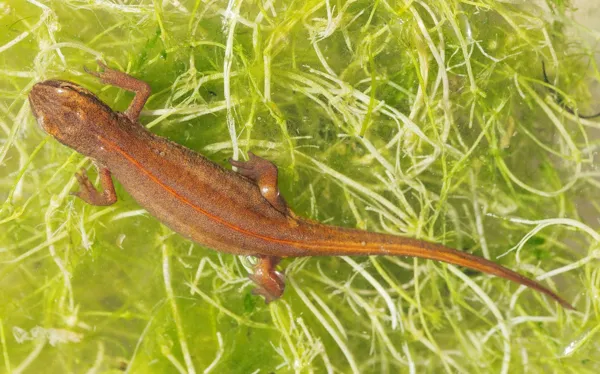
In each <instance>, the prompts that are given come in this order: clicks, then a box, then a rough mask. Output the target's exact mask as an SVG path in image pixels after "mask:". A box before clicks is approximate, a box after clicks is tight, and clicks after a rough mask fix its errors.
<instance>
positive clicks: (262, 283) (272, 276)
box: [248, 256, 285, 304]
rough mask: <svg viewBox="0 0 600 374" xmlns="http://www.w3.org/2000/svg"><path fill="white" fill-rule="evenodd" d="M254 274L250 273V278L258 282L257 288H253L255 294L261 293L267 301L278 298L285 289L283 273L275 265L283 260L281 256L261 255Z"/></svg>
mask: <svg viewBox="0 0 600 374" xmlns="http://www.w3.org/2000/svg"><path fill="white" fill-rule="evenodd" d="M258 259H259V260H258V263H257V264H256V267H255V270H254V274H250V275H249V276H248V278H250V280H251V281H252V282H254V283H255V284H256V286H257V287H256V288H255V289H253V290H252V293H253V294H255V295H260V296H263V297H264V298H265V303H267V304H268V303H270V302H271V301H273V300H277V299H279V298H280V297H281V295H282V294H283V290H284V289H285V280H284V276H283V274H282V273H280V272H278V271H277V270H275V267H276V266H277V264H278V263H279V261H281V258H280V257H274V256H259V258H258Z"/></svg>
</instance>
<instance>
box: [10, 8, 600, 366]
mask: <svg viewBox="0 0 600 374" xmlns="http://www.w3.org/2000/svg"><path fill="white" fill-rule="evenodd" d="M572 11H573V9H571V8H570V6H569V4H567V3H565V2H564V1H561V0H547V1H546V2H544V3H542V2H540V5H539V6H537V5H532V4H531V3H530V2H528V1H523V2H519V1H511V2H502V1H492V0H483V1H479V2H470V1H457V0H448V1H432V2H429V1H427V2H426V1H385V0H381V1H379V0H376V1H358V0H355V1H347V2H344V1H334V0H325V1H321V0H307V1H269V0H266V1H257V0H247V1H243V0H230V1H229V2H227V1H200V0H195V1H194V0H188V1H184V0H166V1H158V0H156V1H150V0H136V1H119V0H97V1H81V0H64V1H42V0H27V1H11V0H9V1H0V28H1V30H2V32H0V113H1V115H0V204H1V205H0V350H1V355H0V368H1V369H0V371H6V372H12V373H22V372H40V371H41V370H43V371H44V372H87V373H107V372H119V371H121V370H124V371H129V372H132V373H146V372H152V373H163V372H180V373H184V372H188V373H200V372H204V373H207V372H211V371H212V372H215V373H258V372H260V373H269V372H282V373H287V372H298V373H305V372H343V373H351V372H354V373H369V372H372V373H386V372H387V373H395V372H423V371H426V372H443V371H446V372H478V371H484V372H501V373H507V372H509V370H512V371H513V372H525V371H527V372H542V371H543V372H547V371H548V370H550V371H552V372H565V373H572V372H578V373H596V372H598V370H600V360H599V359H598V352H599V350H600V346H599V343H598V341H599V340H598V337H599V336H600V329H599V328H598V326H599V323H600V294H599V291H598V290H599V287H600V271H599V268H598V259H599V258H600V244H599V243H600V231H599V226H600V225H599V220H598V218H599V217H600V200H599V199H598V196H599V195H600V171H599V169H598V168H599V165H600V162H599V160H598V158H599V157H600V156H599V152H600V135H599V134H600V120H599V119H586V118H579V117H578V116H577V115H576V114H573V113H570V112H569V110H565V106H567V107H568V108H572V109H573V112H574V113H584V114H587V113H593V112H594V109H596V110H595V111H598V109H599V108H600V107H599V106H598V105H599V104H598V103H599V102H600V101H599V100H598V96H597V95H596V97H595V98H594V97H593V94H592V92H591V91H590V87H592V86H593V82H597V81H598V80H599V79H600V72H599V70H598V67H597V65H596V63H595V61H594V59H593V54H594V52H595V51H594V49H593V48H595V47H596V45H597V43H598V40H599V39H600V35H599V34H598V32H597V31H596V32H594V31H593V30H588V29H585V28H583V27H581V26H579V25H577V24H576V23H575V22H574V21H572ZM587 40H592V43H591V44H590V45H588V44H586V43H587V42H586V41H587ZM96 59H103V60H104V61H106V62H107V63H108V64H109V65H110V66H112V67H114V68H117V69H120V70H123V71H127V72H128V73H130V74H132V75H134V76H136V77H138V78H140V79H143V80H145V81H147V82H148V83H150V85H151V86H152V89H153V95H152V97H151V98H150V100H149V102H148V105H147V106H146V110H145V111H144V112H143V113H142V119H141V120H142V122H143V123H144V124H146V125H147V126H148V127H149V128H151V130H152V131H153V132H156V133H158V134H160V135H162V136H167V137H169V138H170V139H172V140H174V141H176V142H179V143H181V144H184V145H185V146H187V147H189V148H192V149H195V150H198V151H200V152H202V153H204V154H205V155H207V156H208V157H209V158H211V159H212V160H214V161H216V162H220V163H222V164H224V163H225V160H226V159H227V158H228V157H230V156H233V157H237V158H244V157H245V156H246V155H247V152H248V151H249V150H252V151H253V152H255V153H257V154H259V155H261V156H263V157H265V158H268V159H270V160H272V161H273V162H275V163H276V164H277V165H278V166H279V167H280V180H281V188H282V192H283V194H284V196H285V197H286V198H287V200H288V203H289V204H290V206H291V207H292V208H293V209H294V210H295V211H296V212H297V213H298V214H299V215H302V216H305V217H309V218H311V219H316V220H319V221H323V222H327V223H331V224H337V225H342V226H348V227H358V228H362V229H368V230H372V231H380V232H388V233H393V234H396V235H405V236H409V237H414V238H421V239H426V240H430V241H434V242H439V243H444V244H446V245H448V246H451V247H454V248H458V249H461V250H464V251H467V252H469V253H474V254H477V255H480V256H483V257H485V258H488V259H491V260H494V261H497V262H499V263H501V264H502V265H504V266H506V267H509V268H511V269H514V270H516V271H518V272H520V273H522V274H524V275H526V276H528V277H531V278H535V279H537V280H539V281H540V282H542V283H544V284H545V285H546V286H548V287H550V288H552V289H554V290H556V291H557V292H558V293H559V294H561V295H562V296H564V297H565V298H566V299H567V300H568V301H570V302H572V303H573V304H574V306H575V307H576V309H577V311H574V312H565V311H564V310H563V309H561V308H560V307H559V306H558V305H557V304H556V303H554V302H553V301H552V300H550V299H548V298H546V297H543V296H541V295H539V294H537V293H535V292H533V291H530V290H527V289H525V288H524V287H518V286H516V285H514V284H512V283H510V282H508V281H506V280H502V279H498V278H494V277H490V276H487V275H483V274H479V273H475V272H469V271H465V270H464V269H460V268H458V267H455V266H451V265H445V264H439V263H434V262H430V261H424V260H416V259H411V258H393V257H372V258H312V259H296V260H293V261H292V260H288V261H284V264H283V265H284V268H285V271H286V277H287V282H288V283H287V284H288V287H287V290H286V293H285V295H284V297H283V298H282V299H281V300H280V301H278V302H274V303H271V304H269V305H264V303H263V301H262V299H259V298H258V297H256V296H253V295H252V294H251V289H252V285H251V284H250V281H249V280H248V279H247V274H248V272H249V271H251V267H252V259H249V258H242V257H239V258H236V257H234V256H231V255H221V254H219V253H215V252H214V251H211V250H209V249H206V248H202V247H200V246H198V245H195V244H193V243H191V242H189V241H187V240H185V239H183V238H181V237H179V236H178V235H175V234H173V233H172V232H171V231H170V230H169V229H167V228H165V227H164V226H162V225H161V224H159V223H158V222H157V221H156V220H155V219H153V218H152V217H151V216H149V215H148V214H147V213H146V212H145V211H143V210H140V208H139V206H138V205H136V203H135V202H134V201H133V200H132V199H131V198H130V197H129V196H128V195H127V194H126V193H125V192H124V191H123V190H122V189H119V186H118V185H117V193H118V195H119V202H118V203H117V204H115V205H113V206H110V207H92V206H88V205H85V204H84V203H83V202H81V201H79V200H77V199H74V198H73V197H71V196H70V195H69V192H71V191H73V190H74V189H75V188H76V182H75V179H74V178H73V175H74V173H75V172H76V171H77V170H78V169H79V168H81V167H86V168H90V172H91V175H94V174H93V173H94V170H93V168H92V167H91V166H92V163H91V160H88V159H86V158H84V157H83V156H80V155H78V154H76V153H74V152H73V151H72V150H70V149H68V148H66V147H64V146H62V145H60V144H58V143H57V142H56V141H54V140H51V139H50V138H49V137H47V136H46V135H45V134H44V133H42V132H41V131H40V130H39V129H38V127H37V126H36V124H35V122H34V119H33V117H32V116H31V114H30V110H29V105H28V102H27V93H28V92H29V89H30V88H31V86H32V85H33V84H34V83H36V82H38V81H40V80H43V79H49V78H55V77H58V78H60V79H69V80H73V81H76V82H78V83H80V84H82V85H84V86H86V87H89V88H90V89H91V90H92V91H94V92H97V93H98V94H99V96H100V97H101V98H102V99H103V100H105V101H106V102H107V103H109V104H110V105H111V106H112V107H113V108H116V109H119V110H122V109H124V108H125V107H126V106H127V104H128V102H129V100H131V95H130V94H129V93H126V92H123V91H120V90H119V89H117V88H114V87H102V86H101V85H100V84H99V83H98V82H97V81H96V80H95V79H94V78H93V77H92V76H90V75H86V74H85V73H84V72H83V66H84V65H86V66H88V68H92V67H93V65H94V64H95V62H94V60H96ZM542 62H544V63H545V65H546V70H547V72H548V81H547V82H546V81H545V80H544V75H543V73H542ZM557 98H559V99H558V100H557Z"/></svg>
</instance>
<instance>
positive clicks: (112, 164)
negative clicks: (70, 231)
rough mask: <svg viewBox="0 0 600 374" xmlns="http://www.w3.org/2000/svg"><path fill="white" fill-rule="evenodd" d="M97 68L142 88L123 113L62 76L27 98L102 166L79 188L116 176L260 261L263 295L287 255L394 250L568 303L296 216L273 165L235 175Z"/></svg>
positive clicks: (458, 255) (87, 189)
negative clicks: (144, 115)
mask: <svg viewBox="0 0 600 374" xmlns="http://www.w3.org/2000/svg"><path fill="white" fill-rule="evenodd" d="M94 74H95V75H97V76H98V77H99V78H101V80H102V81H103V82H104V83H108V84H113V85H116V86H118V87H121V88H124V89H127V90H130V91H133V92H135V93H136V96H135V98H134V100H133V102H132V103H131V105H130V107H129V109H128V110H127V111H126V112H124V113H116V112H113V111H112V110H111V109H110V108H109V107H108V106H107V105H106V104H104V103H102V102H101V101H100V100H99V99H98V98H97V97H96V96H95V95H94V94H92V93H90V92H89V91H87V90H85V89H83V88H82V87H80V86H78V85H76V84H74V83H70V82H66V81H57V80H50V81H45V82H41V83H38V84H36V85H35V86H34V87H33V88H32V90H31V93H30V94H29V100H30V103H31V107H32V109H33V113H34V115H35V117H36V118H37V121H38V123H39V124H40V126H41V127H42V128H43V129H44V130H45V131H46V132H47V133H49V134H51V135H52V136H54V137H55V138H56V139H57V140H59V141H60V142H61V143H63V144H65V145H67V146H69V147H71V148H73V149H75V150H76V151H78V152H80V153H82V154H84V155H86V156H89V157H91V158H93V159H94V160H95V161H96V162H97V164H98V168H99V172H100V177H101V183H102V187H103V191H102V192H98V191H96V189H95V188H94V187H93V186H92V184H91V183H90V181H89V180H88V178H87V176H86V174H85V173H81V174H78V175H77V177H78V179H79V182H80V186H81V189H80V191H79V192H78V193H76V194H77V195H78V196H79V197H80V198H82V199H83V200H85V201H87V202H89V203H91V204H94V205H109V204H112V203H114V202H115V201H116V195H115V192H114V186H113V184H112V179H111V174H112V175H113V176H114V177H115V178H116V179H117V180H119V181H120V182H121V184H122V185H123V187H124V188H125V189H126V190H127V191H128V192H129V193H130V194H131V196H133V198H134V199H135V200H137V201H138V202H139V204H140V205H141V206H143V207H144V208H145V209H146V210H148V211H149V212H150V213H151V214H152V215H153V216H155V217H156V218H158V219H159V220H160V221H162V222H163V223H165V224H166V225H167V226H169V227H170V228H171V229H173V230H174V231H176V232H178V233H180V234H182V235H183V236H185V237H188V238H190V239H191V240H193V241H195V242H197V243H200V244H202V245H205V246H207V247H210V248H213V249H215V250H218V251H221V252H227V253H232V254H237V255H250V256H257V257H259V258H260V262H259V263H258V265H257V269H256V272H255V273H254V274H253V275H252V276H251V279H252V280H253V281H254V282H255V283H257V285H258V288H257V290H256V291H257V293H259V294H261V295H263V296H264V297H265V299H266V300H267V301H271V300H274V299H277V298H278V297H280V296H281V294H282V293H283V289H284V281H283V277H282V276H281V274H279V273H278V272H276V271H275V266H276V265H277V263H278V262H279V259H280V258H282V257H300V256H334V255H360V256H366V255H392V256H411V257H420V258H426V259H432V260H437V261H443V262H447V263H451V264H455V265H459V266H464V267H467V268H471V269H475V270H479V271H482V272H484V273H488V274H493V275H496V276H499V277H503V278H506V279H509V280H511V281H513V282H516V283H519V284H522V285H525V286H527V287H530V288H533V289H535V290H537V291H539V292H542V293H544V294H546V295H548V296H550V297H552V298H553V299H555V300H556V301H558V302H559V303H560V304H561V305H563V306H564V307H566V308H572V307H571V305H569V304H568V303H567V302H566V301H564V300H563V299H561V298H560V297H559V296H557V295H556V294H554V293H553V292H552V291H550V290H549V289H547V288H545V287H543V286H542V285H540V284H539V283H537V282H535V281H533V280H531V279H528V278H526V277H524V276H522V275H520V274H518V273H516V272H513V271H511V270H509V269H507V268H504V267H502V266H500V265H497V264H495V263H493V262H491V261H488V260H486V259H484V258H481V257H477V256H474V255H470V254H467V253H463V252H460V251H457V250H454V249H450V248H447V247H444V246H442V245H438V244H433V243H428V242H424V241H420V240H414V239H407V238H403V237H398V236H393V235H384V234H377V233H372V232H367V231H361V230H353V229H345V228H339V227H335V226H327V225H322V224H319V223H314V222H310V221H307V220H303V219H301V218H298V217H296V216H295V215H294V214H293V213H292V212H291V211H290V210H289V209H288V207H287V206H286V204H285V202H284V200H283V198H282V197H281V196H280V195H279V191H278V189H277V168H276V167H275V165H273V164H272V163H270V162H268V161H266V160H264V159H262V158H259V157H257V156H254V155H253V154H250V160H249V161H247V162H239V161H231V163H232V164H233V165H234V166H236V167H238V169H239V171H240V172H239V173H236V172H233V171H229V170H226V169H224V168H222V167H221V166H219V165H217V164H215V163H213V162H212V161H210V160H208V159H206V158H205V157H203V156H202V155H200V154H198V153H196V152H193V151H191V150H189V149H187V148H185V147H183V146H181V145H178V144H176V143H173V142H171V141H169V140H167V139H165V138H161V137H159V136H156V135H154V134H152V133H150V132H149V131H148V130H146V128H145V127H143V126H142V125H141V124H139V123H138V117H139V113H140V111H141V109H142V107H143V106H144V103H145V102H146V100H147V98H148V96H149V95H150V88H149V86H148V85H147V84H146V83H144V82H142V81H139V80H136V79H134V78H132V77H130V76H128V75H126V74H124V73H121V72H117V71H114V70H109V69H107V68H105V71H104V72H103V73H94Z"/></svg>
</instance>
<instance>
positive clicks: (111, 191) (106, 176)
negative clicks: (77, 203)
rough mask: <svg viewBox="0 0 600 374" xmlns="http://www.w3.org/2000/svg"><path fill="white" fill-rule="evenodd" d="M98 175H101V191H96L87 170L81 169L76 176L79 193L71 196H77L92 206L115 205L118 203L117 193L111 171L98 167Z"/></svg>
mask: <svg viewBox="0 0 600 374" xmlns="http://www.w3.org/2000/svg"><path fill="white" fill-rule="evenodd" d="M98 174H99V175H100V186H101V188H102V190H101V191H98V190H96V188H95V187H94V185H93V184H92V182H91V181H90V179H89V177H88V175H87V172H86V171H85V169H81V171H80V172H79V173H77V174H75V177H76V178H77V181H78V182H79V191H77V192H72V193H71V195H75V196H77V197H78V198H80V199H81V200H83V201H85V202H86V203H88V204H91V205H97V206H106V205H112V204H114V203H115V202H116V201H117V193H116V192H115V185H114V183H113V181H112V177H111V175H110V171H109V170H108V169H107V168H105V167H100V166H98Z"/></svg>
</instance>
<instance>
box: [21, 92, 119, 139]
mask: <svg viewBox="0 0 600 374" xmlns="http://www.w3.org/2000/svg"><path fill="white" fill-rule="evenodd" d="M29 103H30V105H31V109H32V111H33V115H34V116H35V118H36V119H37V122H38V124H39V125H40V127H41V128H42V129H43V130H44V131H45V132H47V133H48V134H50V135H52V136H53V137H55V138H56V139H57V140H58V141H60V142H61V143H63V144H66V145H68V146H70V147H72V148H75V149H77V147H76V146H75V145H77V143H79V142H81V141H82V140H83V138H86V137H89V136H90V135H93V133H94V132H95V131H93V130H94V128H96V126H97V125H99V124H102V123H106V120H108V119H109V118H110V117H111V116H112V115H114V114H113V112H112V110H111V109H110V108H109V107H108V106H107V105H106V104H104V103H103V102H102V101H100V100H99V99H98V98H97V97H96V96H95V95H94V94H93V93H91V92H90V91H88V90H86V89H85V88H83V87H81V86H79V85H77V84H75V83H72V82H68V81H61V80H47V81H44V82H40V83H36V84H35V85H34V86H33V88H32V89H31V91H30V92H29Z"/></svg>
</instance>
